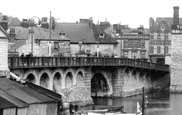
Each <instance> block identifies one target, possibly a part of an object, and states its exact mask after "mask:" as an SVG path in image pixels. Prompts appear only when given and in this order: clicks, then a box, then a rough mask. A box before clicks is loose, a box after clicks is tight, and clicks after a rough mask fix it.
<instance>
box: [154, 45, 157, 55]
mask: <svg viewBox="0 0 182 115" xmlns="http://www.w3.org/2000/svg"><path fill="white" fill-rule="evenodd" d="M156 53H157V46H154V54H156Z"/></svg>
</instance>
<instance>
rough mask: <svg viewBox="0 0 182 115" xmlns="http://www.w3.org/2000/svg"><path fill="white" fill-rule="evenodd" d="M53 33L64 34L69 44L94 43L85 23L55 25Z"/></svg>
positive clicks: (90, 31)
mask: <svg viewBox="0 0 182 115" xmlns="http://www.w3.org/2000/svg"><path fill="white" fill-rule="evenodd" d="M54 31H55V32H56V33H58V34H59V33H60V32H63V33H65V34H66V37H68V38H69V39H70V42H71V43H78V42H86V43H96V40H95V39H94V35H93V31H92V30H91V29H90V27H89V25H88V24H85V23H56V26H55V30H54Z"/></svg>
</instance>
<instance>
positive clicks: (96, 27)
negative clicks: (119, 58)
mask: <svg viewBox="0 0 182 115" xmlns="http://www.w3.org/2000/svg"><path fill="white" fill-rule="evenodd" d="M92 27H93V33H94V38H95V39H96V41H98V42H99V43H101V44H102V43H103V44H117V43H118V42H117V41H116V40H114V39H113V38H111V37H110V36H109V35H108V34H107V33H105V32H104V31H103V30H102V29H101V28H100V26H99V25H95V24H93V25H92ZM99 34H104V38H99Z"/></svg>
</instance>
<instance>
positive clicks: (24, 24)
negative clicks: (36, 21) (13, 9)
mask: <svg viewBox="0 0 182 115" xmlns="http://www.w3.org/2000/svg"><path fill="white" fill-rule="evenodd" d="M28 23H29V22H28V19H22V22H21V26H22V27H24V28H28V27H29V24H28Z"/></svg>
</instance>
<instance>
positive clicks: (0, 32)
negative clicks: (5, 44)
mask: <svg viewBox="0 0 182 115" xmlns="http://www.w3.org/2000/svg"><path fill="white" fill-rule="evenodd" d="M0 39H9V34H8V33H7V32H6V31H5V30H4V29H3V28H2V27H1V26H0Z"/></svg>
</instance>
